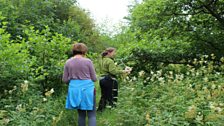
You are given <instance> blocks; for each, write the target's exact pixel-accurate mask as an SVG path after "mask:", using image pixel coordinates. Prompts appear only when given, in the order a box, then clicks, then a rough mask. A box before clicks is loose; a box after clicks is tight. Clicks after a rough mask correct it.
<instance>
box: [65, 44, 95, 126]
mask: <svg viewBox="0 0 224 126" xmlns="http://www.w3.org/2000/svg"><path fill="white" fill-rule="evenodd" d="M72 51H73V55H74V56H73V57H72V58H70V59H68V60H67V62H66V64H65V66H64V74H63V81H64V82H65V83H68V84H69V87H68V95H67V98H66V106H65V107H66V109H77V110H78V115H79V116H78V125H79V126H85V122H86V121H85V119H86V113H87V115H88V126H96V112H95V86H94V82H95V81H96V80H97V79H96V72H95V69H94V66H93V63H92V61H91V60H90V59H88V58H85V54H86V52H87V47H86V45H85V44H83V43H77V44H74V45H73V50H72Z"/></svg>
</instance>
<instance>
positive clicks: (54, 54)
mask: <svg viewBox="0 0 224 126" xmlns="http://www.w3.org/2000/svg"><path fill="white" fill-rule="evenodd" d="M24 32H25V34H26V35H27V40H26V48H27V49H28V50H29V54H30V57H29V58H30V59H32V63H31V65H30V67H31V72H30V74H31V77H32V79H33V80H34V81H36V82H38V83H41V85H42V88H43V90H46V89H50V88H52V87H54V88H55V89H56V90H57V89H59V88H60V87H61V85H62V84H61V77H62V72H63V66H64V63H65V62H66V60H67V59H68V55H67V54H66V52H67V51H68V50H69V49H70V46H71V40H70V39H69V38H66V37H64V36H62V35H61V34H57V33H55V34H53V33H51V32H50V29H49V27H47V26H46V27H45V29H43V30H42V31H39V30H34V27H30V28H28V29H26V30H24Z"/></svg>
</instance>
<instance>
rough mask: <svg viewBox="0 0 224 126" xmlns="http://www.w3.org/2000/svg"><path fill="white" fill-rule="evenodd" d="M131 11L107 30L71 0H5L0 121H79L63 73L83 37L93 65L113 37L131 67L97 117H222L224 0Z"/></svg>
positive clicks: (188, 0)
mask: <svg viewBox="0 0 224 126" xmlns="http://www.w3.org/2000/svg"><path fill="white" fill-rule="evenodd" d="M125 18H126V19H127V20H128V21H129V25H128V26H124V27H121V30H122V32H121V33H119V34H116V35H114V36H108V35H107V34H100V32H99V31H100V29H98V28H97V27H96V26H95V24H94V22H93V20H92V19H91V18H90V16H89V14H88V12H86V11H85V10H83V9H82V8H80V7H79V6H77V4H76V1H75V0H47V1H46V0H0V91H1V94H0V97H1V102H0V125H8V126H15V125H16V126H17V125H18V126H19V125H21V126H30V125H31V126H37V125H46V126H50V125H53V126H70V125H73V126H74V125H76V124H77V113H76V112H74V111H68V110H65V109H64V103H65V97H66V91H67V86H66V85H65V84H63V83H62V82H61V75H62V72H63V65H64V63H65V61H66V60H67V59H68V58H69V57H70V48H71V44H72V43H74V42H84V43H86V44H87V45H88V47H89V53H88V55H87V56H88V57H89V58H91V59H92V60H93V61H94V63H95V64H96V65H95V66H97V58H98V55H99V52H101V51H102V50H103V48H104V47H107V46H115V47H116V48H117V49H118V51H117V59H116V62H117V63H118V64H119V65H120V67H125V66H130V67H133V71H132V73H131V74H130V75H128V76H127V75H126V76H122V77H121V78H119V82H120V84H119V85H120V87H119V101H118V105H117V107H116V108H108V109H107V110H106V111H105V112H103V113H97V123H98V125H99V126H141V125H145V126H149V125H153V126H179V125H181V126H182V125H183V126H202V125H203V126H204V125H205V126H222V125H223V123H224V110H223V109H224V102H223V101H224V55H223V54H224V52H223V51H224V50H223V49H224V35H223V34H224V1H223V0H197V1H195V0H179V1H175V0H143V2H142V3H140V4H137V3H136V4H134V5H131V6H130V14H129V16H127V17H125ZM96 69H98V68H97V67H96ZM96 88H97V101H98V100H99V97H100V89H99V85H98V83H96Z"/></svg>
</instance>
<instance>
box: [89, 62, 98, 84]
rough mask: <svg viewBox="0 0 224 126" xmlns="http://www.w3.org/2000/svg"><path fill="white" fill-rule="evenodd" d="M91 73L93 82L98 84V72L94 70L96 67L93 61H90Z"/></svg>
mask: <svg viewBox="0 0 224 126" xmlns="http://www.w3.org/2000/svg"><path fill="white" fill-rule="evenodd" d="M89 71H90V77H91V80H92V81H94V82H96V81H97V78H96V71H95V69H94V65H93V62H92V61H90V65H89Z"/></svg>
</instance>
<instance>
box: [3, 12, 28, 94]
mask: <svg viewBox="0 0 224 126" xmlns="http://www.w3.org/2000/svg"><path fill="white" fill-rule="evenodd" d="M7 23H8V22H5V21H4V17H2V16H1V13H0V91H3V90H4V89H9V88H12V87H13V86H14V85H15V84H16V83H17V81H18V80H19V79H26V78H27V77H28V74H27V73H28V71H29V58H28V57H29V53H28V50H27V49H25V48H24V45H25V43H24V42H20V43H17V42H15V41H13V40H10V36H11V35H10V34H9V33H7V32H6V30H5V29H6V28H7Z"/></svg>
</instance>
